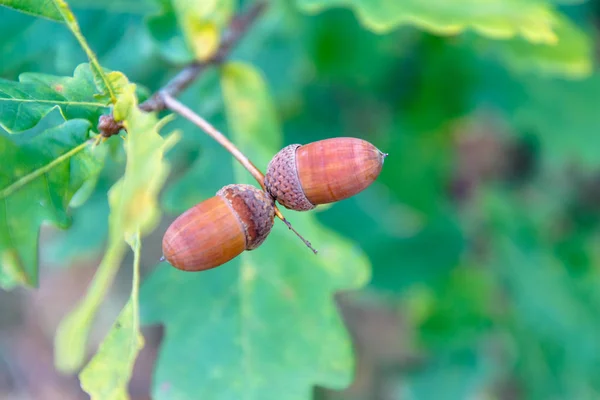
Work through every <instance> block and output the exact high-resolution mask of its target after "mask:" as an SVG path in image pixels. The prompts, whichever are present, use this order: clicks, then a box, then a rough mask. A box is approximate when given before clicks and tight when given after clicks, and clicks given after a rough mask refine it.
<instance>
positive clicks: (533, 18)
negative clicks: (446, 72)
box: [296, 0, 557, 43]
mask: <svg viewBox="0 0 600 400" xmlns="http://www.w3.org/2000/svg"><path fill="white" fill-rule="evenodd" d="M296 4H298V6H300V7H301V8H302V9H303V10H305V11H308V12H318V11H321V10H323V9H326V8H331V7H339V6H345V7H349V8H352V9H353V10H354V11H355V12H356V14H357V16H358V18H359V20H360V21H361V23H362V24H363V25H365V26H366V27H367V28H369V29H371V30H373V31H375V32H379V33H384V32H389V31H391V30H392V29H395V28H396V27H398V26H401V25H413V26H416V27H418V28H420V29H424V30H427V31H429V32H432V33H435V34H441V35H454V34H457V33H460V32H462V31H464V30H465V29H472V30H474V31H476V32H477V33H479V34H481V35H483V36H487V37H490V38H495V39H506V38H511V37H514V36H522V37H523V38H525V39H527V40H529V41H531V42H534V43H556V41H557V37H556V34H555V32H554V29H553V27H554V24H555V20H556V15H555V13H554V11H553V7H552V6H551V5H549V4H548V3H547V2H545V1H536V0H452V1H449V0H296Z"/></svg>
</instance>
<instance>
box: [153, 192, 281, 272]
mask: <svg viewBox="0 0 600 400" xmlns="http://www.w3.org/2000/svg"><path fill="white" fill-rule="evenodd" d="M274 216H275V209H274V202H273V199H272V198H270V197H269V195H267V194H266V193H265V192H263V191H262V190H259V189H257V188H255V187H254V186H251V185H242V184H239V185H228V186H225V187H224V188H222V189H221V190H219V191H218V192H217V194H216V196H214V197H211V198H210V199H207V200H205V201H203V202H201V203H199V204H197V205H195V206H194V207H192V208H190V209H189V210H187V211H186V212H184V213H183V214H181V215H180V216H179V217H178V218H177V219H176V220H175V221H173V223H172V224H171V226H169V228H168V229H167V231H166V233H165V235H164V237H163V242H162V248H163V255H164V258H165V259H166V260H167V261H168V262H169V263H170V264H171V265H173V266H174V267H176V268H179V269H181V270H184V271H201V270H205V269H210V268H214V267H218V266H219V265H222V264H225V263H226V262H227V261H230V260H231V259H233V258H235V257H236V256H238V255H239V254H240V253H242V252H243V251H244V250H253V249H255V248H257V247H258V246H260V244H261V243H262V242H263V241H264V240H265V239H266V237H267V235H268V234H269V232H270V231H271V228H272V227H273V219H274Z"/></svg>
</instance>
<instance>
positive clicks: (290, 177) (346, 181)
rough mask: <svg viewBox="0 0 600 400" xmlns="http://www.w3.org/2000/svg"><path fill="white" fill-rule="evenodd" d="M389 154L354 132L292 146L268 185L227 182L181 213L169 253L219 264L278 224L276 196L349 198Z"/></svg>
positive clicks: (202, 265)
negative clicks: (350, 136)
mask: <svg viewBox="0 0 600 400" xmlns="http://www.w3.org/2000/svg"><path fill="white" fill-rule="evenodd" d="M385 156H386V154H384V153H382V152H381V151H379V150H378V149H377V148H376V147H375V146H373V145H372V144H371V143H369V142H367V141H364V140H361V139H355V138H333V139H326V140H321V141H318V142H313V143H310V144H307V145H304V146H301V145H299V144H293V145H290V146H287V147H285V148H283V149H282V150H281V151H280V152H279V153H277V154H276V155H275V157H273V159H272V160H271V162H270V163H269V166H268V167H267V174H266V176H265V181H264V184H265V188H266V191H262V190H259V189H257V188H255V187H254V186H251V185H243V184H237V185H228V186H225V187H224V188H222V189H221V190H219V191H218V192H217V194H216V196H214V197H211V198H210V199H208V200H205V201H203V202H201V203H199V204H197V205H196V206H194V207H192V208H190V209H189V210H187V211H186V212H184V213H183V214H181V215H180V216H179V217H178V218H177V219H176V220H175V221H174V222H173V223H172V224H171V226H169V228H168V229H167V231H166V233H165V235H164V238H163V243H162V247H163V255H164V258H165V259H166V260H167V261H168V262H169V263H170V264H171V265H173V266H174V267H176V268H179V269H181V270H185V271H202V270H206V269H210V268H214V267H218V266H219V265H222V264H224V263H226V262H228V261H230V260H231V259H233V258H235V257H236V256H238V255H239V254H241V253H242V252H243V251H244V250H254V249H256V248H257V247H258V246H260V245H261V244H262V242H263V241H264V240H265V239H266V238H267V236H268V235H269V232H270V231H271V228H272V227H273V220H274V218H275V200H277V201H278V202H279V203H280V204H282V205H283V206H284V207H286V208H288V209H291V210H296V211H307V210H311V209H313V208H315V206H316V205H318V204H326V203H332V202H335V201H339V200H343V199H346V198H348V197H351V196H353V195H355V194H357V193H359V192H361V191H362V190H364V189H365V188H367V187H368V186H369V185H370V184H371V183H373V181H374V180H375V179H376V178H377V177H378V176H379V173H380V172H381V168H382V166H383V160H384V158H385Z"/></svg>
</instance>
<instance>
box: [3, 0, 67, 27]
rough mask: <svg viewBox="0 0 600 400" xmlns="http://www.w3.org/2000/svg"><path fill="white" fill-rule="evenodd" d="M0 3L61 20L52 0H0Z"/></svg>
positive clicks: (37, 15) (27, 12)
mask: <svg viewBox="0 0 600 400" xmlns="http://www.w3.org/2000/svg"><path fill="white" fill-rule="evenodd" d="M0 5H2V6H5V7H9V8H13V9H15V10H17V11H21V12H24V13H26V14H31V15H35V16H36V17H43V18H48V19H52V20H54V21H60V22H62V16H61V15H60V12H59V11H58V8H56V5H55V4H54V1H53V0H0Z"/></svg>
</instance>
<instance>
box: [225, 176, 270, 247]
mask: <svg viewBox="0 0 600 400" xmlns="http://www.w3.org/2000/svg"><path fill="white" fill-rule="evenodd" d="M217 196H220V197H222V198H223V199H225V200H226V202H227V204H228V205H229V206H230V207H231V209H232V210H233V212H234V215H236V217H237V218H238V220H239V222H240V224H241V226H242V228H243V230H244V233H245V236H246V250H253V249H255V248H257V247H258V246H260V245H261V243H262V242H264V240H265V239H266V238H267V236H268V235H269V232H270V231H271V228H272V227H273V219H274V218H275V208H274V207H273V206H274V200H273V199H272V198H271V197H269V195H267V194H266V193H265V192H263V191H262V190H259V189H257V188H255V187H254V186H252V185H244V184H236V185H227V186H225V187H223V188H222V189H221V190H219V191H218V192H217Z"/></svg>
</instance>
